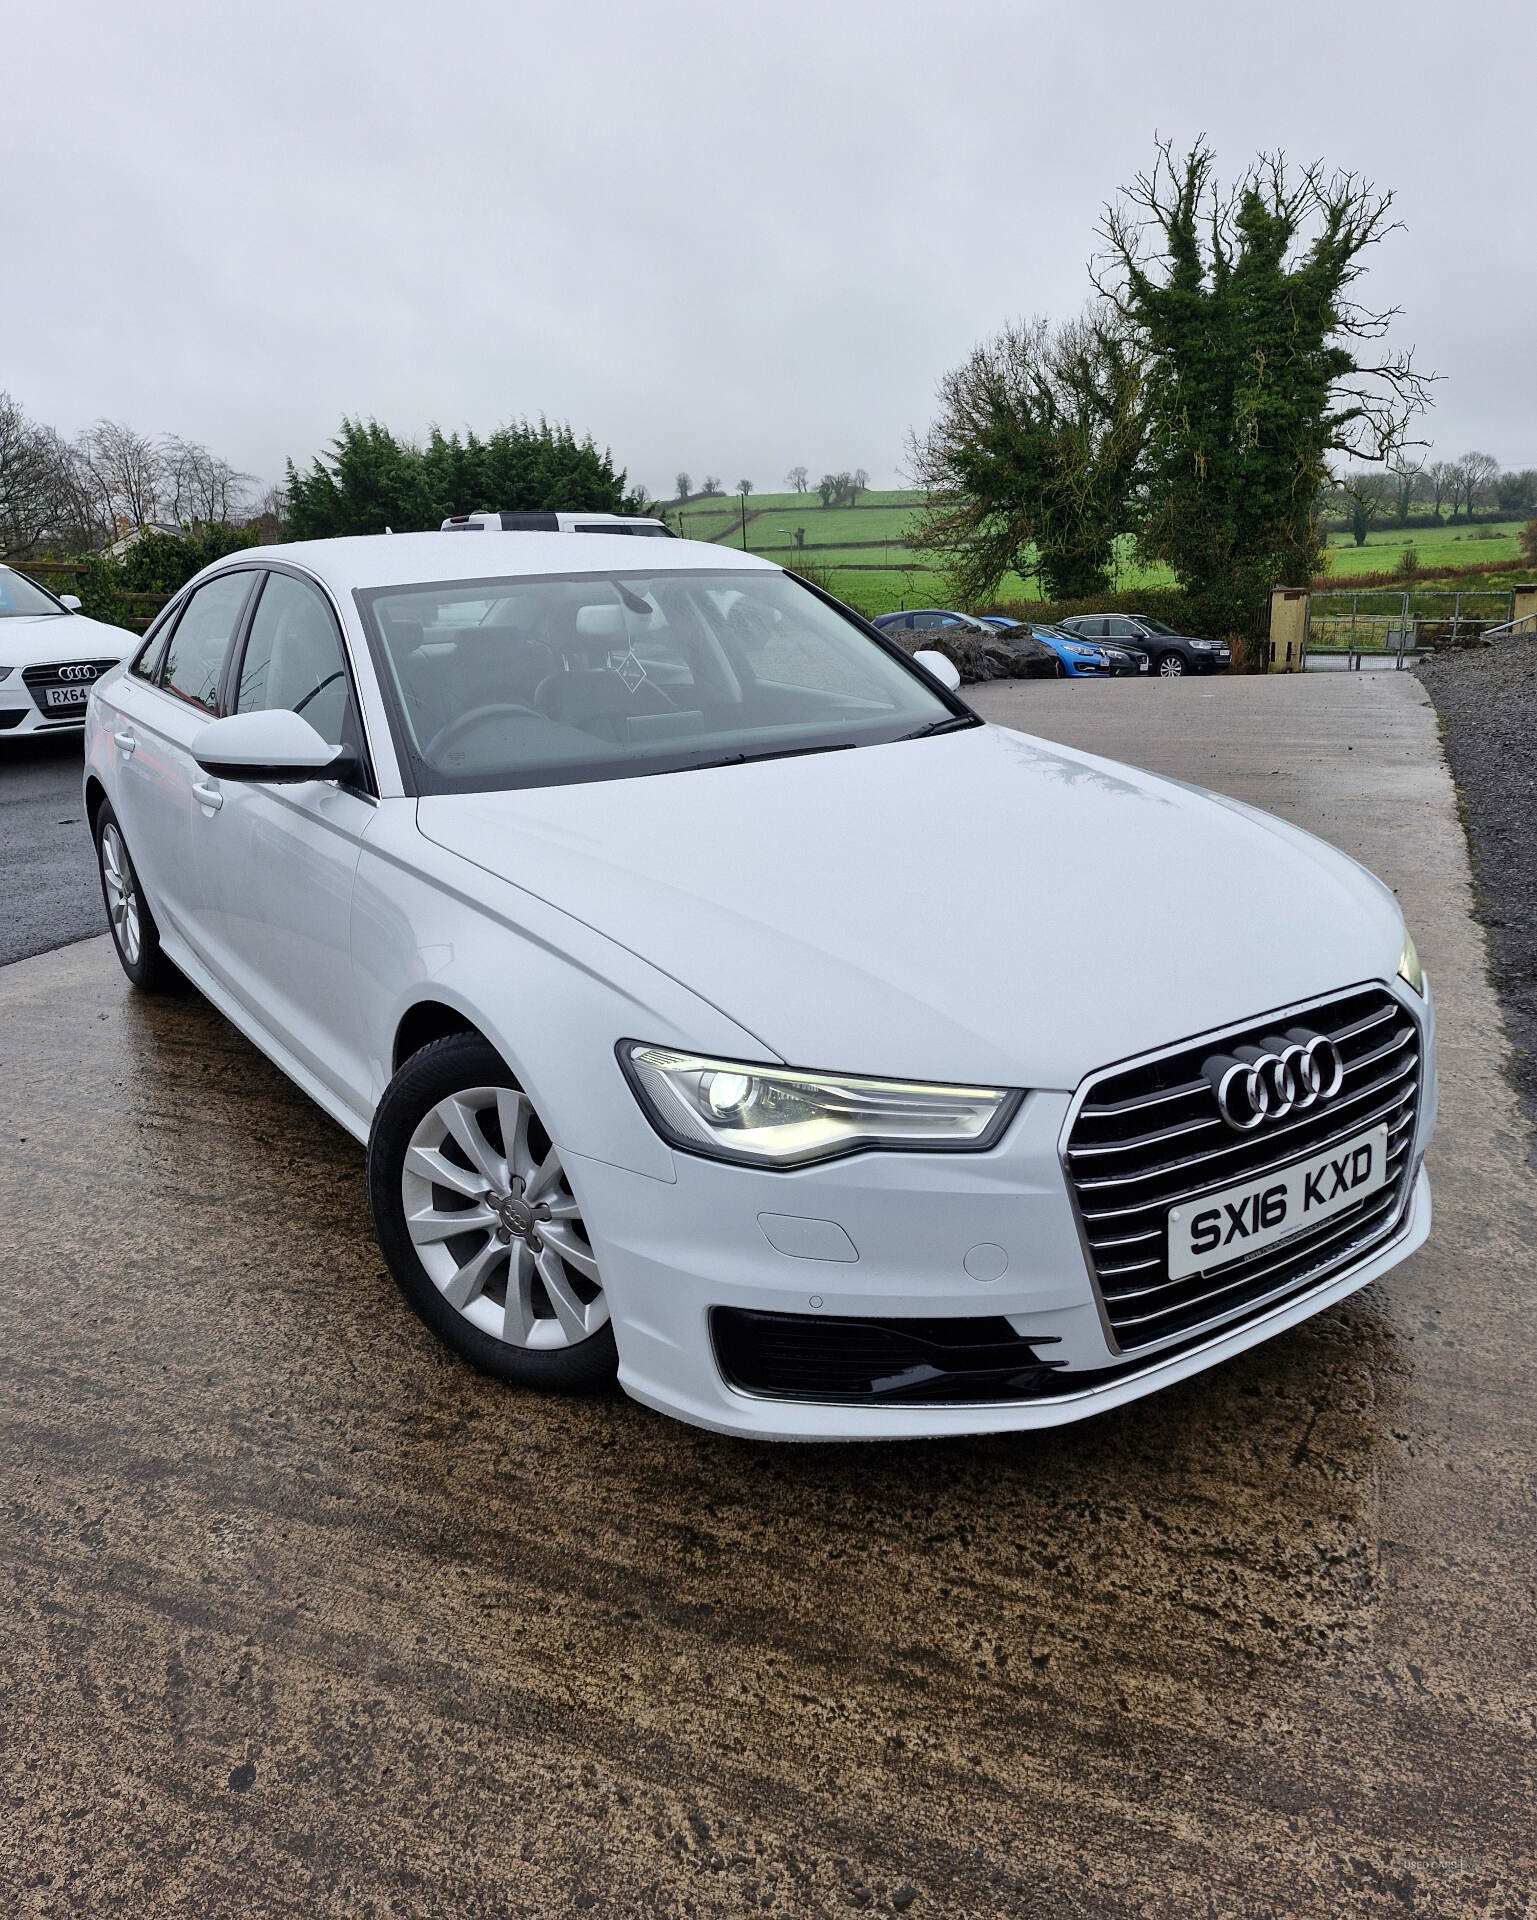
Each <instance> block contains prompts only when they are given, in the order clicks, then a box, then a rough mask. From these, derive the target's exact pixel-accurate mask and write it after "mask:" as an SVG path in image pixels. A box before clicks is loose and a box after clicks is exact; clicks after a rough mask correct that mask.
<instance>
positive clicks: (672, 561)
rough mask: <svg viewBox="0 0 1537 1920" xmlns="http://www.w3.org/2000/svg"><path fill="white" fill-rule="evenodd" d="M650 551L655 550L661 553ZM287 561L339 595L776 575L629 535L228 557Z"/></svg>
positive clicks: (343, 546)
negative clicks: (531, 579) (516, 580)
mask: <svg viewBox="0 0 1537 1920" xmlns="http://www.w3.org/2000/svg"><path fill="white" fill-rule="evenodd" d="M656 548H661V549H662V550H661V551H660V552H657V551H656ZM265 560H275V561H287V562H288V563H289V564H290V565H292V566H296V567H305V568H307V569H308V570H309V571H310V572H311V573H316V574H318V575H319V576H320V578H321V579H322V580H324V581H325V582H326V583H327V584H328V585H329V586H331V587H333V588H334V589H336V590H337V591H338V592H342V593H350V592H351V591H352V589H353V588H355V587H364V588H367V587H397V586H417V585H419V584H422V583H424V582H430V581H435V580H505V579H507V578H509V577H511V576H516V575H518V574H547V573H556V574H584V573H685V572H689V571H691V570H696V569H697V570H698V571H700V572H711V573H781V572H783V568H781V567H778V566H776V565H775V564H774V562H773V561H772V560H764V559H761V558H760V557H759V556H758V555H757V554H755V553H743V552H741V551H740V550H739V549H737V550H733V549H732V548H730V547H718V546H716V545H715V544H714V543H713V542H711V541H706V540H669V541H667V542H665V543H664V542H662V541H657V542H655V543H654V545H653V544H647V545H644V546H642V545H641V544H640V543H639V542H638V541H636V540H635V538H634V537H633V536H632V535H630V534H622V533H608V534H605V533H587V534H583V536H582V538H581V539H580V540H579V541H577V540H573V539H572V538H571V536H570V534H568V533H492V532H490V531H487V532H485V533H483V534H481V535H480V537H479V538H478V539H475V540H450V539H445V538H444V536H443V535H442V534H441V533H438V532H433V533H372V534H356V535H352V536H350V537H347V538H344V539H339V540H294V541H290V542H289V543H287V544H286V545H283V546H271V547H246V548H243V549H242V550H241V551H240V552H239V553H238V554H231V555H230V556H229V557H228V559H227V560H225V561H223V562H221V563H220V564H221V566H228V565H229V564H230V563H231V562H235V563H238V564H240V565H242V566H249V565H251V564H252V563H260V562H262V561H265Z"/></svg>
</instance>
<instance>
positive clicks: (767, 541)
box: [667, 491, 1522, 614]
mask: <svg viewBox="0 0 1537 1920" xmlns="http://www.w3.org/2000/svg"><path fill="white" fill-rule="evenodd" d="M922 497H923V496H922V495H921V494H918V493H911V492H899V491H891V492H884V493H867V494H864V495H862V496H861V497H860V500H859V502H858V504H857V505H855V506H852V507H848V506H843V507H824V506H823V505H822V503H821V501H820V500H819V499H818V498H817V496H816V495H815V494H814V493H754V494H749V496H748V500H747V546H748V550H749V552H752V553H761V554H763V555H765V556H766V557H767V558H768V559H770V560H777V561H779V562H780V563H781V564H784V563H786V562H794V561H796V560H802V561H805V562H806V563H808V564H809V565H811V566H814V567H819V568H822V569H825V571H826V575H827V580H828V586H829V590H830V591H831V592H833V593H835V594H837V595H838V597H839V598H840V599H843V600H847V601H848V602H849V603H850V604H851V605H852V606H856V607H858V608H860V610H861V611H862V612H864V613H869V614H875V613H890V612H894V611H895V610H896V609H897V608H899V607H922V606H936V605H938V606H942V605H944V604H945V602H946V589H945V584H944V575H943V573H942V572H941V571H940V569H938V568H937V567H936V566H935V565H934V563H933V561H932V560H931V559H930V558H929V557H928V556H927V555H926V554H917V553H914V552H913V551H912V550H911V549H910V548H909V547H908V545H907V532H908V529H909V527H910V526H911V524H912V521H913V517H914V509H915V508H916V507H918V506H919V505H920V504H921V503H922ZM667 517H668V520H669V521H670V523H671V524H672V525H673V526H675V527H678V529H679V531H680V532H681V533H683V534H684V535H685V537H686V538H688V539H690V540H714V541H718V542H719V543H720V544H721V545H723V546H732V547H735V546H739V545H740V544H741V539H742V506H741V502H740V500H738V498H737V497H736V495H735V494H732V495H731V496H730V497H729V498H727V499H724V500H720V499H717V500H700V501H695V502H693V503H692V504H691V505H689V506H687V507H685V508H683V509H682V514H681V521H680V516H679V514H678V513H676V512H672V511H670V512H669V513H668V516H667ZM1521 525H1522V523H1521V522H1520V521H1516V520H1511V521H1501V522H1491V523H1489V524H1487V525H1485V524H1479V525H1475V526H1469V525H1467V524H1466V523H1462V524H1460V525H1452V524H1451V523H1447V524H1446V525H1443V526H1441V527H1416V528H1412V529H1409V530H1407V531H1405V530H1403V529H1400V528H1397V527H1378V528H1374V529H1373V530H1372V532H1371V533H1370V534H1369V535H1368V536H1367V540H1366V545H1365V546H1364V547H1358V546H1357V545H1356V544H1355V540H1354V538H1353V537H1352V536H1351V535H1350V534H1349V533H1331V535H1330V536H1329V560H1328V570H1329V572H1330V573H1331V574H1332V575H1333V577H1334V578H1335V579H1336V580H1338V581H1339V582H1340V584H1341V585H1342V586H1345V585H1348V584H1349V581H1350V579H1351V576H1352V575H1354V574H1362V573H1380V572H1385V571H1387V570H1389V569H1392V568H1396V567H1397V565H1398V562H1399V558H1400V556H1401V555H1402V553H1403V551H1404V548H1405V547H1406V546H1412V547H1413V548H1414V551H1415V554H1416V555H1417V557H1418V560H1419V566H1420V573H1421V576H1422V577H1423V576H1426V575H1430V574H1434V572H1435V571H1436V569H1437V568H1442V567H1470V566H1481V565H1483V566H1487V565H1489V564H1491V563H1493V562H1495V561H1500V560H1515V559H1518V558H1519V557H1520V551H1521V549H1520V545H1519V535H1520V532H1521ZM798 527H800V528H804V529H805V545H804V546H803V547H798V546H797V545H796V542H795V530H796V529H797V528H798ZM1114 584H1115V587H1116V589H1117V590H1118V591H1121V592H1136V591H1137V590H1138V589H1139V588H1144V587H1147V588H1151V587H1167V586H1172V585H1173V575H1172V574H1171V573H1170V571H1169V569H1168V568H1167V567H1143V566H1139V565H1138V564H1137V561H1136V557H1135V552H1134V547H1133V542H1132V541H1131V539H1130V538H1129V537H1128V538H1125V539H1123V540H1121V541H1119V542H1118V543H1117V565H1116V577H1115V582H1114ZM1041 598H1042V594H1041V590H1040V587H1039V586H1038V585H1037V584H1036V582H1035V581H1033V580H1030V581H1027V580H1022V579H1020V578H1019V577H1018V575H1016V574H1010V575H1009V576H1008V578H1007V579H1006V580H1005V581H1004V582H1003V584H1002V585H1001V587H1000V588H999V591H998V595H997V601H998V604H999V605H1000V606H1003V605H1009V604H1013V603H1016V602H1019V601H1022V600H1039V599H1041Z"/></svg>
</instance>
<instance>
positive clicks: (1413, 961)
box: [1398, 933, 1425, 993]
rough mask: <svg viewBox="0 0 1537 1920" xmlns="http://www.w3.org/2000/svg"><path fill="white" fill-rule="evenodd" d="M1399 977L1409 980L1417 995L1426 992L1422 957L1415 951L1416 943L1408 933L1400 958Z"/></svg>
mask: <svg viewBox="0 0 1537 1920" xmlns="http://www.w3.org/2000/svg"><path fill="white" fill-rule="evenodd" d="M1398 977H1399V979H1400V980H1407V981H1408V983H1409V985H1410V986H1411V987H1413V989H1414V991H1415V992H1416V993H1423V992H1424V991H1425V969H1424V968H1423V967H1422V966H1421V965H1420V956H1419V955H1418V954H1417V953H1416V952H1415V950H1414V941H1413V940H1412V939H1411V938H1410V936H1409V935H1408V934H1407V933H1406V934H1405V935H1404V950H1403V952H1402V953H1401V954H1400V955H1399V956H1398Z"/></svg>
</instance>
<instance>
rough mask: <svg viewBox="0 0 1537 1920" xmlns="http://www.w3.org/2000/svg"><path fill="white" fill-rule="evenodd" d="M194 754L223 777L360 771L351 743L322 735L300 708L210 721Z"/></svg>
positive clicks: (294, 777)
mask: <svg viewBox="0 0 1537 1920" xmlns="http://www.w3.org/2000/svg"><path fill="white" fill-rule="evenodd" d="M192 757H193V759H194V760H196V762H197V763H198V765H199V766H200V767H201V768H202V769H203V771H204V773H211V774H213V776H214V777H215V778H216V779H219V780H262V781H268V782H271V783H274V784H285V783H286V784H292V783H293V782H295V781H298V780H346V779H348V778H350V777H351V775H353V774H354V773H356V771H357V765H358V757H357V755H356V754H355V753H354V752H353V750H352V748H351V747H333V746H332V745H331V743H330V741H329V740H322V739H321V737H320V735H319V734H318V733H317V732H316V731H315V729H314V728H313V727H312V726H311V725H310V723H309V721H308V720H306V719H305V718H304V716H303V714H301V713H291V712H290V711H289V710H288V708H287V707H269V708H267V709H266V710H265V711H264V712H262V713H232V714H229V715H228V716H227V717H226V718H225V719H223V720H211V721H210V722H209V724H208V725H207V726H206V727H204V728H203V729H202V731H201V732H200V733H199V734H197V736H196V737H195V738H194V740H193V742H192Z"/></svg>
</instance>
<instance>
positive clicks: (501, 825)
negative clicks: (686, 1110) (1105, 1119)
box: [417, 727, 1403, 1089]
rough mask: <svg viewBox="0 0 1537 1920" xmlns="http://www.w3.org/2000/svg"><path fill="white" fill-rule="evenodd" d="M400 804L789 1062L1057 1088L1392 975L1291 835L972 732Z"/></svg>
mask: <svg viewBox="0 0 1537 1920" xmlns="http://www.w3.org/2000/svg"><path fill="white" fill-rule="evenodd" d="M417 815H418V823H419V827H420V830H421V832H422V833H423V834H424V835H425V836H426V837H427V838H428V839H429V840H432V841H434V842H435V843H436V844H438V845H439V846H441V847H445V848H447V849H449V850H450V851H452V852H454V853H456V854H459V855H461V856H462V857H463V858H464V859H466V860H469V861H473V862H474V863H475V864H477V865H479V866H481V867H483V868H485V869H486V870H487V871H488V872H491V873H494V874H496V875H498V876H499V877H501V878H503V879H505V880H508V881H510V882H512V883H513V884H514V885H516V886H518V887H521V888H523V889H525V890H527V891H529V892H531V893H534V894H537V895H538V896H539V897H540V898H542V899H544V900H546V901H548V902H550V903H551V904H553V905H555V906H557V907H559V908H561V909H562V910H563V911H565V912H566V913H569V914H571V915H574V916H575V917H576V918H577V919H579V920H581V921H584V922H585V923H587V924H588V925H590V926H592V927H595V928H597V929H598V930H599V931H601V932H602V933H604V934H606V935H607V936H608V937H609V938H611V939H613V940H614V941H616V942H618V943H619V944H620V945H621V946H624V947H626V948H629V949H630V950H631V951H633V952H635V953H636V954H638V955H640V956H641V957H643V958H644V959H645V960H647V961H648V962H650V963H651V964H653V965H655V966H657V967H660V968H662V969H664V970H665V971H666V972H667V973H669V974H671V975H672V976H673V977H674V978H676V979H677V980H679V981H681V982H682V983H683V984H684V985H685V986H687V987H689V988H690V989H691V990H692V991H693V992H695V993H696V994H698V995H700V996H702V997H703V998H704V999H706V1000H708V1001H710V1002H711V1003H713V1004H714V1005H715V1006H716V1007H718V1008H719V1009H720V1010H721V1011H722V1012H724V1013H726V1014H727V1015H729V1016H730V1018H731V1019H733V1020H734V1021H735V1022H736V1023H737V1024H738V1025H739V1026H741V1027H744V1028H746V1029H747V1030H748V1031H749V1032H751V1033H752V1034H753V1035H754V1036H755V1037H756V1038H757V1039H758V1040H759V1041H761V1043H762V1044H763V1046H764V1047H765V1049H767V1050H768V1051H769V1052H771V1053H773V1054H777V1055H778V1056H779V1057H780V1058H781V1059H784V1060H787V1061H789V1062H791V1063H792V1064H794V1065H797V1066H804V1067H827V1068H835V1069H838V1070H840V1071H844V1072H861V1073H870V1074H889V1075H896V1076H908V1077H912V1078H921V1079H934V1080H950V1081H981V1082H986V1083H1003V1084H1008V1085H1019V1086H1035V1087H1051V1088H1059V1089H1061V1088H1069V1087H1072V1086H1075V1085H1076V1084H1077V1082H1078V1081H1079V1080H1080V1079H1081V1078H1082V1076H1083V1075H1084V1074H1085V1073H1086V1072H1087V1071H1089V1069H1091V1068H1093V1067H1098V1066H1102V1065H1104V1064H1106V1063H1108V1062H1110V1061H1114V1060H1118V1059H1122V1058H1125V1057H1126V1056H1127V1055H1130V1054H1135V1053H1140V1052H1143V1051H1146V1050H1148V1049H1150V1048H1153V1047H1157V1046H1162V1045H1166V1044H1168V1043H1170V1042H1172V1041H1175V1040H1180V1039H1183V1038H1186V1037H1188V1036H1191V1035H1194V1034H1198V1033H1201V1032H1205V1031H1207V1030H1209V1029H1211V1028H1214V1027H1218V1026H1221V1025H1225V1024H1227V1023H1230V1022H1236V1021H1240V1020H1245V1019H1249V1018H1251V1017H1253V1016H1254V1015H1256V1014H1259V1013H1262V1012H1265V1011H1268V1010H1269V1009H1271V1008H1273V1007H1280V1006H1283V1005H1287V1004H1289V1003H1291V1002H1294V1001H1299V1000H1303V999H1307V998H1309V997H1311V996H1313V995H1315V994H1323V993H1327V992H1331V991H1333V990H1334V989H1337V988H1340V987H1344V986H1347V985H1350V984H1353V983H1354V982H1356V981H1358V980H1362V979H1366V978H1373V977H1380V978H1391V977H1392V975H1393V972H1394V970H1395V968H1396V967H1397V964H1398V957H1399V952H1400V948H1401V944H1402V939H1403V930H1402V919H1401V917H1400V915H1399V912H1398V908H1397V905H1396V903H1395V901H1394V900H1393V897H1392V895H1391V894H1390V893H1389V892H1388V891H1387V889H1386V888H1385V887H1383V886H1382V885H1381V883H1380V882H1378V881H1376V880H1374V879H1373V878H1372V877H1371V876H1370V875H1369V874H1367V873H1366V872H1365V871H1364V870H1363V869H1362V868H1360V867H1358V866H1357V865H1356V864H1355V863H1354V862H1353V861H1351V860H1349V859H1347V858H1346V857H1345V856H1344V855H1343V854H1340V853H1338V852H1336V851H1335V850H1334V849H1333V848H1331V847H1328V846H1326V845H1324V844H1323V843H1322V842H1321V841H1317V840H1314V839H1312V838H1311V837H1310V836H1309V835H1307V834H1304V833H1302V832H1300V831H1299V830H1298V829H1296V828H1293V827H1290V826H1287V825H1285V824H1284V823H1283V822H1281V821H1278V820H1273V819H1271V818H1270V817H1269V816H1267V815H1264V814H1259V813H1256V812H1254V811H1253V810H1252V809H1250V808H1247V807H1243V806H1241V805H1239V804H1238V803H1236V802H1233V801H1228V800H1223V799H1220V798H1218V797H1217V796H1214V795H1209V794H1203V793H1200V792H1198V791H1197V790H1196V789H1194V788H1189V787H1184V786H1180V785H1178V784H1176V783H1174V782H1172V781H1167V780H1161V779H1157V778H1155V777H1154V776H1152V775H1149V774H1144V773H1139V772H1136V771H1134V770H1132V769H1130V768H1126V767H1120V766H1117V765H1116V764H1115V763H1113V762H1111V761H1105V760H1099V759H1096V758H1094V757H1092V756H1090V755H1087V754H1082V753H1075V752H1073V751H1071V750H1068V749H1065V748H1061V747H1057V746H1053V745H1051V744H1050V743H1048V742H1046V741H1042V740H1035V739H1031V738H1029V737H1027V736H1025V735H1023V734H1017V733H1012V732H1007V731H1005V730H1003V729H1001V728H996V727H983V728H976V729H974V730H968V731H966V732H964V733H959V734H951V735H945V736H937V737H935V738H932V739H929V740H915V741H906V742H900V743H897V744H894V745H891V746H884V747H866V748H857V749H853V750H850V751H847V752H838V753H831V754H824V755H811V756H806V757H801V758H791V759H784V760H767V761H762V762H754V763H749V764H747V765H743V766H739V767H724V768H709V769H701V770H698V771H694V772H684V773H673V774H656V775H651V776H649V777H644V778H637V779H629V780H613V781H602V782H593V783H589V784H581V785H575V786H566V787H542V788H531V789H525V790H523V791H520V792H512V793H492V794H472V795H454V796H441V797H432V798H424V799H422V800H420V801H419V802H418V808H417ZM635 1037H636V1038H638V1039H645V1038H646V1037H647V1036H646V1035H644V1034H639V1035H636V1036H635Z"/></svg>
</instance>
